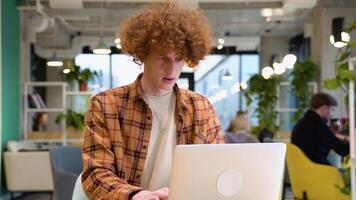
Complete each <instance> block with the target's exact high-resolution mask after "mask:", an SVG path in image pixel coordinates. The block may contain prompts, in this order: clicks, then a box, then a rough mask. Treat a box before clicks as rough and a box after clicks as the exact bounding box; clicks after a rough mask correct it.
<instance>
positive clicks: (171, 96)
mask: <svg viewBox="0 0 356 200" xmlns="http://www.w3.org/2000/svg"><path fill="white" fill-rule="evenodd" d="M144 100H145V101H146V103H147V104H148V105H149V107H150V108H151V110H152V115H153V119H152V120H153V121H152V129H151V135H150V142H149V145H148V151H147V157H146V161H145V167H144V170H143V176H142V181H141V187H143V188H145V189H147V190H151V191H152V190H157V189H160V188H163V187H168V186H169V178H170V173H171V165H172V157H173V150H174V147H175V145H176V124H175V115H174V113H175V112H174V111H175V105H176V95H175V93H174V91H173V90H171V92H169V93H168V94H166V95H164V96H160V97H157V96H151V95H147V94H144Z"/></svg>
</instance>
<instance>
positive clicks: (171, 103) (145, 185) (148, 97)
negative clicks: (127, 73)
mask: <svg viewBox="0 0 356 200" xmlns="http://www.w3.org/2000/svg"><path fill="white" fill-rule="evenodd" d="M211 35H212V34H211V30H210V27H209V25H208V22H207V20H206V18H205V17H204V16H203V15H202V14H201V13H200V12H199V11H198V10H193V9H184V8H182V7H180V6H179V5H177V4H174V3H164V4H156V5H151V6H150V7H146V8H145V9H144V10H142V11H141V12H140V13H139V14H137V15H136V16H133V17H130V18H128V19H127V20H126V21H125V22H124V23H123V26H122V27H121V33H120V38H121V45H122V49H123V51H125V52H127V53H128V54H130V55H131V56H133V57H134V61H135V62H136V63H138V64H142V63H143V64H144V72H143V74H141V75H139V76H138V78H137V80H136V81H135V82H134V83H132V84H130V85H127V86H123V87H119V88H115V89H112V90H108V91H105V92H102V93H100V94H98V95H96V96H94V97H93V98H92V100H91V104H90V106H89V109H88V112H87V114H86V118H85V124H86V128H85V136H84V144H83V165H84V167H83V174H82V183H83V188H84V191H85V192H86V194H87V196H88V197H89V198H90V199H116V200H118V199H119V200H124V199H125V200H126V199H133V200H151V199H157V200H162V199H167V198H168V191H169V189H168V188H167V187H168V184H169V177H170V169H171V162H172V155H173V150H174V147H175V145H176V144H203V143H205V144H212V143H223V142H224V141H223V137H222V133H221V126H220V123H219V120H218V118H217V116H216V114H215V111H214V109H213V106H212V105H211V104H210V103H209V101H208V100H207V98H205V97H203V96H201V95H199V94H196V93H194V92H192V91H188V90H183V89H179V88H178V86H177V85H176V80H177V79H178V78H179V75H180V73H181V71H182V68H183V65H184V64H187V65H188V66H189V67H195V66H197V65H198V63H199V61H200V60H201V59H203V58H204V57H205V56H206V55H207V54H208V53H209V51H210V48H211V47H212V36H211ZM187 164H188V163H187ZM187 181H188V180H187Z"/></svg>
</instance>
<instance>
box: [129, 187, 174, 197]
mask: <svg viewBox="0 0 356 200" xmlns="http://www.w3.org/2000/svg"><path fill="white" fill-rule="evenodd" d="M168 192H169V189H168V188H166V187H165V188H161V189H159V190H156V191H153V192H151V191H148V190H143V191H141V192H139V193H137V194H135V195H134V196H133V197H132V200H168Z"/></svg>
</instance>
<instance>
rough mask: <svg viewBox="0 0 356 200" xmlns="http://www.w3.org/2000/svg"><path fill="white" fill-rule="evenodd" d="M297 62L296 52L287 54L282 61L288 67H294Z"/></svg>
mask: <svg viewBox="0 0 356 200" xmlns="http://www.w3.org/2000/svg"><path fill="white" fill-rule="evenodd" d="M296 62H297V56H295V55H294V54H287V55H286V56H284V58H283V61H282V63H283V65H284V66H285V67H286V68H288V69H292V68H293V67H294V64H295V63H296Z"/></svg>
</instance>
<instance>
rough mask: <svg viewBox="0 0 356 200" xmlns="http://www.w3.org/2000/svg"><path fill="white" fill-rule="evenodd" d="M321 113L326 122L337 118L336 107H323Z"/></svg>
mask: <svg viewBox="0 0 356 200" xmlns="http://www.w3.org/2000/svg"><path fill="white" fill-rule="evenodd" d="M321 111H322V112H321V113H322V115H321V117H322V118H324V119H326V120H329V119H331V118H333V117H334V116H335V111H336V106H327V105H323V106H322V107H321Z"/></svg>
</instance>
